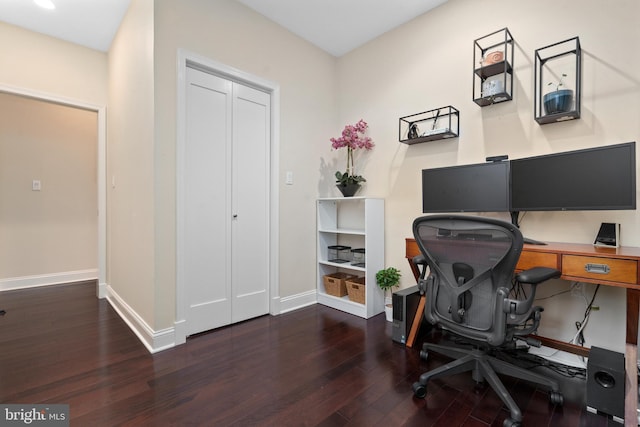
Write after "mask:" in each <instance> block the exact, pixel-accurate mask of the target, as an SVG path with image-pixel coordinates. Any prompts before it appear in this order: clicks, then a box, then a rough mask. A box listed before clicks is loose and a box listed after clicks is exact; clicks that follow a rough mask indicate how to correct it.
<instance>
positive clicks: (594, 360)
mask: <svg viewBox="0 0 640 427" xmlns="http://www.w3.org/2000/svg"><path fill="white" fill-rule="evenodd" d="M624 380H625V372H624V354H622V353H616V352H615V351H610V350H605V349H604V348H599V347H591V350H590V351H589V361H588V362H587V410H588V411H590V412H596V411H597V412H602V413H605V414H608V415H613V416H614V417H617V418H619V419H620V420H623V419H624Z"/></svg>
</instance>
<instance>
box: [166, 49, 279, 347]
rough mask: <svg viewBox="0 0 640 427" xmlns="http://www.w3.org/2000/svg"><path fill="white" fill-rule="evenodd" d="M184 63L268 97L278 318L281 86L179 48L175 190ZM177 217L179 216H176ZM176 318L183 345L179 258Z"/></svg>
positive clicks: (273, 308)
mask: <svg viewBox="0 0 640 427" xmlns="http://www.w3.org/2000/svg"><path fill="white" fill-rule="evenodd" d="M187 64H188V65H189V66H190V67H193V68H197V69H202V70H204V71H209V72H213V73H214V74H216V75H219V76H222V77H225V78H228V79H230V80H233V81H236V82H239V83H242V84H245V85H247V86H251V87H254V88H257V89H260V90H263V91H266V92H268V93H270V94H271V150H270V152H271V160H270V161H271V164H270V167H271V176H270V180H271V186H270V198H271V200H270V212H269V214H270V226H269V233H270V259H269V270H270V277H269V294H270V299H269V313H271V314H272V315H277V314H279V313H280V297H279V294H280V289H279V286H278V283H279V270H278V265H279V238H278V236H279V210H278V209H279V208H278V206H279V187H278V181H279V176H280V174H279V167H280V165H279V158H280V148H279V147H280V142H279V141H280V86H279V85H278V84H277V83H274V82H271V81H269V80H265V79H263V78H261V77H258V76H255V75H252V74H249V73H246V72H244V71H241V70H237V69H235V68H233V67H230V66H228V65H225V64H222V63H220V62H217V61H215V60H213V59H210V58H207V57H204V56H201V55H199V54H197V53H193V52H189V51H187V50H185V49H178V53H177V76H178V78H177V80H178V81H177V82H176V83H177V85H178V88H177V92H178V95H177V108H176V111H177V119H176V172H177V173H176V188H181V186H182V184H183V183H182V176H181V173H180V170H181V168H182V162H183V159H184V153H183V150H184V144H185V128H186V123H185V122H186V117H185V111H186V93H185V91H186V70H187ZM176 204H177V211H178V213H179V210H180V207H181V206H184V200H182V194H181V192H180V191H178V192H177V195H176ZM179 216H180V215H179V214H178V217H179ZM181 228H182V225H181V224H180V221H179V218H178V223H177V224H176V230H177V233H176V234H177V236H178V238H177V242H176V251H177V253H181V251H182V250H183V247H184V244H183V242H182V238H181V237H180V236H182V235H183V230H182V229H181ZM176 271H177V275H176V319H175V323H174V329H175V343H176V345H177V344H183V343H185V342H186V338H187V336H186V333H185V330H186V329H185V327H184V326H185V312H186V295H185V289H184V288H185V287H184V286H183V279H182V277H181V274H180V272H181V271H183V266H182V265H181V260H180V257H177V259H176Z"/></svg>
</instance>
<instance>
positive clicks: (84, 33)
mask: <svg viewBox="0 0 640 427" xmlns="http://www.w3.org/2000/svg"><path fill="white" fill-rule="evenodd" d="M52 1H53V3H54V4H55V6H56V8H55V10H47V9H43V8H41V7H39V6H37V5H36V4H35V3H34V2H33V0H0V21H4V22H8V23H9V24H13V25H16V26H18V27H22V28H26V29H28V30H31V31H35V32H38V33H43V34H46V35H49V36H52V37H56V38H59V39H62V40H66V41H69V42H72V43H76V44H79V45H82V46H86V47H89V48H91V49H96V50H100V51H103V52H106V51H107V50H109V46H111V41H112V40H113V36H115V34H116V31H117V29H118V26H119V25H120V22H121V21H122V17H123V16H124V14H125V12H126V11H127V8H128V7H129V3H130V1H131V0H52Z"/></svg>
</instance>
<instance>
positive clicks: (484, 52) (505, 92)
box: [473, 28, 514, 107]
mask: <svg viewBox="0 0 640 427" xmlns="http://www.w3.org/2000/svg"><path fill="white" fill-rule="evenodd" d="M513 45H514V41H513V36H512V35H511V33H510V32H509V29H508V28H503V29H501V30H498V31H495V32H493V33H491V34H487V35H486V36H484V37H480V38H479V39H476V40H474V41H473V67H474V69H473V102H475V103H476V104H478V105H479V106H481V107H485V106H487V105H491V104H498V103H500V102H504V101H510V100H512V99H513Z"/></svg>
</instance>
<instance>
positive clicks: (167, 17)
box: [155, 0, 337, 327]
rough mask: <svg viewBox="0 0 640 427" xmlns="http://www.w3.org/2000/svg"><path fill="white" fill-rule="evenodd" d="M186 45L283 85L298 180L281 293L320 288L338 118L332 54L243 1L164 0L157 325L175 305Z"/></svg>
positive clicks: (283, 159)
mask: <svg viewBox="0 0 640 427" xmlns="http://www.w3.org/2000/svg"><path fill="white" fill-rule="evenodd" d="M178 48H182V49H186V50H188V51H190V52H193V53H197V54H199V55H201V56H204V57H207V58H209V59H212V60H215V61H218V62H220V63H223V64H226V65H227V66H230V67H233V68H236V69H238V70H241V71H244V72H246V73H250V74H252V75H255V76H258V77H261V78H263V79H266V80H269V81H272V82H275V83H276V84H278V85H279V86H280V122H281V126H280V141H279V143H280V158H279V161H280V183H283V182H284V174H285V171H292V172H293V174H294V185H292V186H289V185H287V186H285V185H280V206H279V212H280V235H279V241H280V266H279V272H280V283H279V289H280V296H281V297H286V296H290V295H296V294H299V293H302V292H306V291H311V290H313V289H314V282H315V281H314V277H315V245H316V243H315V199H316V197H317V195H318V192H319V184H318V183H319V177H320V171H321V169H322V164H321V162H320V161H319V159H320V156H321V153H322V152H323V151H324V148H325V147H324V143H322V141H323V140H324V139H325V138H326V137H327V135H329V134H330V133H331V132H333V130H334V129H335V125H336V123H337V122H336V118H337V112H336V103H335V59H334V58H333V57H332V56H330V55H329V54H327V53H325V52H323V51H321V50H320V49H318V48H316V47H314V46H313V45H311V44H309V43H307V42H306V41H304V40H302V39H300V38H298V37H296V36H294V35H293V34H291V33H290V32H288V31H286V30H284V29H283V28H281V27H279V26H278V25H276V24H274V23H273V22H271V21H269V20H267V19H265V18H264V17H262V16H261V15H258V14H256V13H255V12H253V11H252V10H250V9H248V8H246V7H245V6H243V5H241V4H239V3H237V2H235V1H231V0H215V1H209V0H187V1H180V2H177V1H172V0H157V1H156V2H155V97H156V98H155V107H156V116H155V127H156V128H155V143H156V146H155V159H156V164H155V167H156V170H155V180H156V201H155V213H156V217H155V221H156V247H155V249H156V254H155V257H156V258H155V259H156V287H157V292H158V293H157V294H156V298H157V300H158V301H157V303H158V308H159V310H158V312H157V314H158V323H157V324H158V325H161V326H163V327H168V326H170V325H172V322H173V320H174V310H175V294H174V291H175V256H176V253H175V245H176V241H175V233H176V230H175V222H176V218H175V212H176V206H175V203H176V202H175V177H176V175H175V174H176V171H175V168H176V165H175V143H176V129H175V126H176V81H177V76H176V63H177V56H176V55H177V51H178ZM321 185H323V184H321ZM248 262H250V261H248ZM212 274H215V272H212ZM160 307H163V308H162V309H160Z"/></svg>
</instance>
